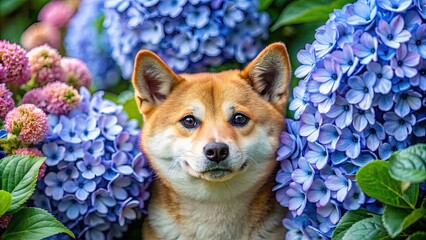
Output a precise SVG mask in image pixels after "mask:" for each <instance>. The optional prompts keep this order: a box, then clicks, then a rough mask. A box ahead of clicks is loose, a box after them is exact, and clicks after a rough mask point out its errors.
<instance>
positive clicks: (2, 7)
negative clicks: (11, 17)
mask: <svg viewBox="0 0 426 240" xmlns="http://www.w3.org/2000/svg"><path fill="white" fill-rule="evenodd" d="M23 3H25V0H2V1H0V16H6V15H7V14H9V13H11V12H13V11H14V10H15V9H17V8H18V7H20V6H21V5H22V4H23Z"/></svg>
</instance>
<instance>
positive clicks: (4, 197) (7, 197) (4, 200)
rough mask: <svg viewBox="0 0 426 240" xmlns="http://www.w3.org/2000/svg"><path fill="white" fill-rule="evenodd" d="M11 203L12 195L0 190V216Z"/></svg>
mask: <svg viewBox="0 0 426 240" xmlns="http://www.w3.org/2000/svg"><path fill="white" fill-rule="evenodd" d="M11 204H12V195H11V194H10V193H9V192H6V191H4V190H0V217H1V216H3V214H4V213H5V212H6V211H7V210H8V209H9V207H10V205H11Z"/></svg>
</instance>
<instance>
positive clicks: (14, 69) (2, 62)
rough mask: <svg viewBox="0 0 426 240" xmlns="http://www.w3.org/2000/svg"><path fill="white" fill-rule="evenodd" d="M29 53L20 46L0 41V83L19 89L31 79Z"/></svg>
mask: <svg viewBox="0 0 426 240" xmlns="http://www.w3.org/2000/svg"><path fill="white" fill-rule="evenodd" d="M26 54H27V52H26V51H25V50H24V49H23V48H22V47H21V46H19V45H17V44H15V43H10V42H9V41H6V40H1V41H0V83H6V84H10V85H12V86H14V87H19V86H21V85H22V84H25V83H27V82H28V80H29V79H30V67H29V65H28V58H27V56H26Z"/></svg>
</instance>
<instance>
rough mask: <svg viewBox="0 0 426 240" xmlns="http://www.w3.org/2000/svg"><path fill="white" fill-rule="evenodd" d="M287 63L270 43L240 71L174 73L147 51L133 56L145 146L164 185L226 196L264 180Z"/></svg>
mask: <svg viewBox="0 0 426 240" xmlns="http://www.w3.org/2000/svg"><path fill="white" fill-rule="evenodd" d="M289 81H290V64H289V59H288V55H287V51H286V49H285V46H284V45H283V44H279V43H276V44H272V45H270V46H269V47H267V48H266V49H265V50H264V51H262V52H261V53H260V54H259V56H258V57H257V58H256V59H255V60H253V61H252V62H251V63H250V64H249V65H248V66H247V67H246V68H245V69H244V70H243V71H237V70H230V71H225V72H221V73H199V74H181V75H177V74H175V73H173V71H172V70H171V69H170V68H168V67H167V66H166V64H165V63H164V62H163V61H162V60H161V59H160V58H159V57H158V56H156V55H155V54H154V53H152V52H150V51H140V52H139V53H138V55H137V57H136V62H135V68H134V75H133V85H134V88H135V98H136V102H137V104H138V107H139V109H140V111H141V113H142V114H143V116H144V127H143V130H142V149H143V151H144V152H145V154H146V155H147V157H148V159H149V161H150V164H151V166H152V167H153V169H154V171H155V172H156V174H157V175H158V177H159V178H160V179H161V181H163V182H164V183H165V184H166V186H168V187H170V188H172V189H173V190H174V191H176V192H178V193H180V194H183V195H185V196H188V197H191V198H195V199H200V200H207V199H208V200H218V201H220V200H226V199H228V198H232V197H235V196H236V195H239V194H241V193H243V192H247V191H249V189H250V188H252V187H253V186H255V185H256V184H262V183H263V182H264V181H266V179H267V177H268V176H270V175H271V173H272V172H273V171H274V169H275V166H276V161H275V152H276V149H277V147H278V144H279V134H280V132H281V131H282V129H283V126H284V113H285V110H284V109H285V105H286V102H287V97H288V89H287V88H288V84H289Z"/></svg>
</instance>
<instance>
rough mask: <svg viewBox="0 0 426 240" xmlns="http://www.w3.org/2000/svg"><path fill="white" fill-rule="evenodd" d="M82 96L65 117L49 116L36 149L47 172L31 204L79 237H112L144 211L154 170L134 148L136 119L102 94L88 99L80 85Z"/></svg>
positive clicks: (135, 145) (135, 146)
mask: <svg viewBox="0 0 426 240" xmlns="http://www.w3.org/2000/svg"><path fill="white" fill-rule="evenodd" d="M80 96H81V99H80V103H79V105H78V106H77V107H76V108H75V109H73V110H72V111H71V112H70V113H69V114H68V115H61V116H57V115H53V114H49V115H48V118H49V131H48V134H47V137H46V139H45V140H44V141H43V142H42V143H41V145H40V148H41V149H42V151H43V154H44V155H45V156H46V157H47V159H46V164H47V165H48V169H47V175H46V177H45V178H44V181H40V182H39V183H38V185H37V191H36V193H35V195H34V197H33V198H34V205H36V206H37V207H42V208H48V209H47V210H49V211H51V212H52V213H53V215H54V216H55V217H56V218H57V219H59V220H60V221H61V222H62V223H63V224H65V225H66V226H67V227H68V228H70V229H71V231H73V232H74V233H75V234H76V236H79V238H82V239H83V238H86V239H91V237H93V236H96V239H110V237H111V236H120V235H122V234H123V232H124V231H126V229H127V225H128V224H129V223H131V222H132V221H134V220H135V219H138V218H140V217H141V213H146V207H145V203H144V201H146V200H147V199H148V197H149V192H148V190H147V187H148V185H149V183H150V181H151V172H152V171H151V170H150V169H149V168H148V166H147V160H146V159H145V157H144V156H143V154H142V153H141V152H140V151H139V148H138V142H139V134H140V130H139V128H138V124H137V121H136V120H134V119H133V120H128V116H127V114H126V113H125V112H124V111H123V108H122V107H121V106H119V105H116V104H115V103H113V102H111V101H109V100H105V99H104V98H103V92H97V93H95V94H94V95H93V96H91V95H90V92H89V91H88V90H87V89H86V88H85V87H82V88H81V89H80ZM107 128H109V129H107ZM105 226H107V227H105Z"/></svg>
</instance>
